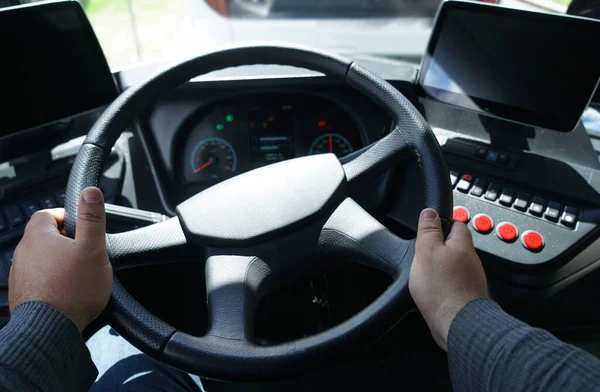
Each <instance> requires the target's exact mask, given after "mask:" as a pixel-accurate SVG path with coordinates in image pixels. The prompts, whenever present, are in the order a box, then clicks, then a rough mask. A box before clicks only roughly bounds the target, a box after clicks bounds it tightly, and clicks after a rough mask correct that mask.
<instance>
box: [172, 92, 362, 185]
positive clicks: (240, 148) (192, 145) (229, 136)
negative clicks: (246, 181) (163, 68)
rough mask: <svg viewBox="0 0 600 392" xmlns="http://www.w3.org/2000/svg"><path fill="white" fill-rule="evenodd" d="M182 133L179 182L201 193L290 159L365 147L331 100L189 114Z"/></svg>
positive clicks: (247, 100) (261, 99)
mask: <svg viewBox="0 0 600 392" xmlns="http://www.w3.org/2000/svg"><path fill="white" fill-rule="evenodd" d="M180 132H181V137H182V138H184V143H183V154H181V155H179V162H177V163H176V165H177V166H178V167H180V173H181V177H180V180H181V181H182V182H184V183H193V184H196V185H197V186H199V187H201V188H206V187H209V186H212V185H214V184H216V183H218V182H221V181H223V180H226V179H228V178H230V177H232V176H235V175H237V174H240V173H244V172H246V171H249V170H252V169H255V168H258V167H261V166H264V165H268V164H271V163H275V162H279V161H283V160H287V159H291V158H296V157H302V156H306V155H314V154H322V153H334V154H335V155H336V156H338V157H343V156H345V155H347V154H349V153H351V152H353V151H355V150H357V149H360V148H361V147H363V146H364V145H366V144H367V143H368V139H367V136H366V134H365V133H364V132H363V131H362V130H361V129H360V127H359V125H358V124H357V122H356V121H355V120H353V118H352V115H351V114H350V113H348V112H347V111H345V110H344V109H342V108H340V107H339V106H338V105H336V104H335V103H334V102H332V101H331V100H328V99H326V98H323V97H318V96H312V97H308V96H298V95H293V94H269V95H249V96H244V97H241V98H236V99H232V100H227V101H224V102H218V103H216V104H213V105H209V106H208V107H206V108H201V109H200V110H198V111H197V112H196V113H194V114H192V115H191V116H190V117H189V119H188V120H187V121H186V123H185V124H184V125H183V126H182V128H181V130H180Z"/></svg>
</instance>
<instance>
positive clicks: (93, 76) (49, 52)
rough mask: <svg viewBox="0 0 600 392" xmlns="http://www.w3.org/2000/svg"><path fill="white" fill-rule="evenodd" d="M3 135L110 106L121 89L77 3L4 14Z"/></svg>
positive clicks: (0, 38) (0, 37)
mask: <svg viewBox="0 0 600 392" xmlns="http://www.w3.org/2000/svg"><path fill="white" fill-rule="evenodd" d="M0 53H2V61H0V72H1V75H2V88H1V90H0V94H1V95H2V104H1V106H0V108H1V109H0V113H2V119H1V122H0V124H1V127H0V137H2V136H6V135H8V134H11V133H14V132H17V131H20V130H24V129H27V128H32V127H35V126H39V125H43V124H47V123H50V122H53V121H56V120H59V119H63V118H66V117H71V116H73V115H75V114H79V113H83V112H86V111H89V110H91V109H94V108H97V107H100V106H103V105H106V104H108V103H110V102H111V101H112V100H114V99H115V97H116V96H117V89H116V85H115V82H114V79H113V77H112V74H111V72H110V69H109V67H108V64H107V63H106V59H105V57H104V54H103V53H102V50H101V49H100V44H99V43H98V40H97V39H96V36H95V34H94V31H93V30H92V27H91V26H90V24H89V22H88V20H87V18H86V16H85V14H84V12H83V10H82V8H81V6H80V5H79V3H78V2H75V1H69V2H59V3H47V4H36V5H30V6H19V7H14V8H7V9H4V10H1V11H0Z"/></svg>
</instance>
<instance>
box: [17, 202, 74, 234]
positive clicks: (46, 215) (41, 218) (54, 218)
mask: <svg viewBox="0 0 600 392" xmlns="http://www.w3.org/2000/svg"><path fill="white" fill-rule="evenodd" d="M64 220H65V210H64V209H63V208H53V209H50V210H40V211H37V212H36V213H35V214H33V215H32V217H31V219H30V220H29V223H28V224H27V227H26V228H25V230H27V231H30V230H35V231H38V230H49V231H52V232H56V233H58V232H59V228H60V227H61V226H62V225H63V222H64Z"/></svg>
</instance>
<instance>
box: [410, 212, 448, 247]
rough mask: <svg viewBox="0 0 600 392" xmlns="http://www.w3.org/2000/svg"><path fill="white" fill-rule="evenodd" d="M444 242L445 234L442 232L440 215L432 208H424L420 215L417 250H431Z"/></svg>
mask: <svg viewBox="0 0 600 392" xmlns="http://www.w3.org/2000/svg"><path fill="white" fill-rule="evenodd" d="M443 243H444V234H443V233H442V223H441V221H440V217H439V215H438V214H437V212H436V211H435V210H433V209H431V208H426V209H424V210H423V211H421V216H420V217H419V229H418V231H417V249H416V252H417V253H419V252H425V251H427V252H429V251H430V250H432V249H434V248H435V247H436V246H438V245H442V244H443Z"/></svg>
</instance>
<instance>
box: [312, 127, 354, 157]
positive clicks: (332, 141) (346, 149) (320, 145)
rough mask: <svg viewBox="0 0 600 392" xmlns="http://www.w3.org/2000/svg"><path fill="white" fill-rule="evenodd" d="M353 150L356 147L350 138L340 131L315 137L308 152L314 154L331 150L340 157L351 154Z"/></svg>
mask: <svg viewBox="0 0 600 392" xmlns="http://www.w3.org/2000/svg"><path fill="white" fill-rule="evenodd" d="M352 151H354V149H353V148H352V144H350V142H349V141H348V139H346V138H345V137H343V136H342V135H340V134H338V133H326V134H324V135H321V136H319V137H318V138H316V139H315V141H314V142H313V143H312V145H311V146H310V149H309V150H308V153H309V154H310V155H314V154H324V153H328V152H331V153H334V154H335V155H336V156H337V157H338V158H341V157H343V156H345V155H348V154H350V153H351V152H352Z"/></svg>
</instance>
